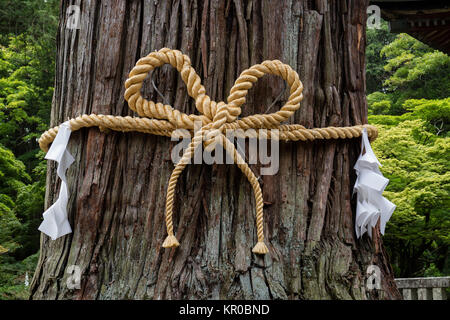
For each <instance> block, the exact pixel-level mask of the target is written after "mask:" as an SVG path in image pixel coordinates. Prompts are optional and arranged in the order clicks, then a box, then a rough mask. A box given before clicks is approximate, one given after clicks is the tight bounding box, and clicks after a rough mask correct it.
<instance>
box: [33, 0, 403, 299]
mask: <svg viewBox="0 0 450 320" xmlns="http://www.w3.org/2000/svg"><path fill="white" fill-rule="evenodd" d="M70 4H76V5H79V6H80V8H81V19H80V29H79V30H71V29H67V28H66V21H67V16H66V10H67V8H68V6H69V5H70ZM367 5H368V1H367V0H365V1H357V0H340V1H331V0H316V1H301V0H300V1H299V0H286V1H268V0H263V1H256V0H234V1H232V0H206V1H197V0H171V1H147V0H142V1H137V0H135V1H124V0H111V1H95V0H90V1H88V0H87V1H62V2H61V10H60V12H61V13H60V18H61V23H60V28H59V32H58V37H57V41H58V50H57V62H56V64H57V69H56V70H57V71H56V81H55V93H54V99H53V106H52V121H51V125H52V126H53V125H57V124H59V123H61V122H63V121H65V120H66V119H67V118H68V117H75V116H78V115H80V114H83V113H88V114H89V113H98V114H100V113H101V114H112V115H122V116H125V115H133V113H132V112H131V111H130V110H129V109H128V106H127V104H126V102H125V101H124V99H123V93H124V81H125V80H126V79H127V75H128V73H129V71H130V70H131V69H132V68H133V66H134V64H135V62H136V61H137V60H138V59H139V58H140V57H142V56H144V55H147V54H148V53H149V52H151V51H153V50H159V49H160V48H162V47H169V48H173V49H179V50H181V51H183V53H185V54H187V55H188V56H190V57H191V60H192V64H193V67H194V68H195V69H196V70H197V73H198V74H199V75H200V76H201V77H202V79H203V84H204V85H205V87H206V90H207V93H208V94H209V95H210V97H211V98H212V99H214V100H216V101H221V100H224V99H226V97H227V95H228V92H229V90H230V88H231V86H232V84H233V82H234V80H235V79H236V78H237V77H238V75H239V74H240V72H241V71H243V70H244V69H246V68H248V67H250V66H251V65H253V64H255V63H260V62H262V61H263V60H266V59H279V60H281V61H283V62H284V63H287V64H289V65H291V66H292V68H293V69H294V70H296V71H297V72H298V73H299V75H300V78H301V80H302V81H303V84H304V87H305V89H304V96H305V98H304V100H303V101H302V103H301V108H300V110H298V111H297V112H296V113H295V115H294V117H292V119H290V121H291V122H292V123H300V124H302V125H304V126H306V127H308V128H312V127H324V126H330V125H332V126H348V125H357V124H363V123H367V105H366V98H365V74H364V64H365V61H364V57H365V56H364V51H365V24H366V22H365V21H366V7H367ZM152 79H153V80H154V82H155V85H156V86H157V88H158V90H159V91H160V92H161V93H163V95H164V99H165V102H166V103H169V104H171V105H173V106H174V107H175V108H177V109H179V110H181V111H183V112H186V113H192V112H194V110H195V108H194V104H193V100H192V99H191V98H190V97H188V95H187V93H186V89H185V85H184V83H183V82H182V81H181V78H180V76H179V75H178V74H177V72H176V70H174V69H173V68H172V67H170V66H164V67H162V68H159V69H157V70H156V71H155V72H153V75H152ZM283 90H285V86H284V83H283V81H282V80H281V79H280V78H277V77H274V76H265V77H263V78H262V79H260V80H259V81H258V82H257V84H256V85H255V87H254V88H253V89H251V90H250V92H249V95H248V99H247V103H246V104H245V105H244V106H243V114H242V115H243V116H245V115H249V114H253V113H264V112H266V109H267V108H268V106H269V105H271V104H272V103H273V102H274V101H275V100H276V98H277V97H278V96H279V95H280V93H281V92H282V91H283ZM143 94H144V96H146V97H147V98H151V99H153V100H154V101H156V100H158V101H162V98H161V97H160V96H159V95H158V93H157V92H156V91H155V89H154V87H153V85H152V83H151V81H150V80H149V79H147V80H146V82H145V84H144V87H143ZM286 97H287V95H286V94H285V95H284V96H282V97H281V99H279V100H278V101H277V102H276V103H275V104H274V106H273V107H272V110H270V112H274V110H275V109H277V108H278V109H279V108H280V107H281V106H282V105H283V103H284V101H285V100H286ZM173 146H174V142H171V141H170V139H168V138H166V137H159V136H152V135H145V134H140V133H119V132H109V133H103V132H101V131H99V130H98V129H97V128H91V129H82V130H80V131H77V132H75V133H73V134H72V137H71V141H70V144H69V147H70V151H71V153H72V154H73V155H74V157H75V158H76V161H75V163H74V165H73V166H72V167H71V168H70V169H69V170H68V180H69V188H70V190H71V198H70V200H69V205H68V210H69V218H70V222H71V226H72V228H73V233H72V234H69V235H67V236H65V237H63V238H60V239H57V240H56V241H52V240H50V239H49V238H48V237H47V236H44V235H43V236H42V237H41V256H40V259H39V263H38V266H37V269H36V272H35V275H34V278H33V281H32V285H31V298H32V299H398V298H400V294H399V292H398V290H397V288H396V286H395V283H394V281H393V272H392V269H391V267H390V265H389V261H388V257H387V255H386V252H385V250H384V249H383V244H382V239H381V237H380V235H379V232H377V233H375V236H374V240H370V239H369V238H368V237H367V236H364V237H363V238H362V239H359V240H358V239H356V236H355V233H354V212H355V202H354V198H352V188H353V184H354V181H355V177H356V176H355V173H354V170H353V165H354V163H355V161H356V159H357V157H358V154H359V151H360V140H359V139H354V140H336V141H317V142H314V143H303V142H282V143H281V144H280V170H279V172H278V174H276V175H274V176H264V177H263V178H262V182H261V185H262V189H263V195H264V201H265V204H266V205H265V208H264V218H265V226H264V227H265V234H266V243H267V244H268V247H269V250H270V252H269V254H267V255H266V256H265V257H260V256H256V255H254V254H252V252H251V248H252V246H253V245H254V244H255V243H256V230H255V209H254V208H255V206H254V199H253V193H252V190H251V187H250V184H249V183H248V182H247V181H246V179H245V177H244V176H243V175H242V174H241V172H240V171H239V169H238V168H237V167H236V166H235V165H212V166H208V165H190V166H188V167H187V169H186V170H185V171H184V172H183V175H182V176H181V178H180V181H179V182H178V186H177V196H176V204H175V210H174V227H175V233H176V236H177V238H178V239H179V240H180V242H181V246H180V247H179V248H177V249H170V250H168V249H163V248H161V245H162V242H163V240H164V238H165V236H166V231H165V226H164V205H165V192H166V191H165V190H166V186H167V182H168V180H169V176H170V173H171V171H172V169H173V168H174V165H173V163H172V162H171V160H170V150H171V148H172V147H173ZM48 169H49V170H48V175H47V196H46V205H47V206H49V205H50V204H51V203H53V202H54V201H55V199H56V197H57V194H58V190H59V182H58V181H57V179H56V170H55V164H54V163H51V162H50V163H49V164H48ZM252 169H254V170H255V172H259V171H258V166H252ZM371 264H375V265H377V266H378V267H380V269H381V287H382V289H381V290H367V288H366V279H367V275H366V269H367V267H368V266H369V265H371ZM71 265H77V266H79V267H80V269H81V275H82V276H81V288H80V289H72V290H71V289H69V288H68V287H67V285H66V281H67V279H68V277H69V276H70V274H68V273H66V270H67V268H68V267H69V266H71Z"/></svg>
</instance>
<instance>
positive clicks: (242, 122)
mask: <svg viewBox="0 0 450 320" xmlns="http://www.w3.org/2000/svg"><path fill="white" fill-rule="evenodd" d="M164 64H170V65H171V66H173V67H174V68H176V69H177V70H178V72H179V73H180V75H181V79H182V80H183V82H184V83H185V84H186V87H187V93H188V95H189V96H190V97H192V98H193V99H194V100H195V107H196V109H197V110H198V111H199V113H200V115H194V114H189V115H188V114H185V113H183V112H180V111H178V110H176V109H174V108H173V107H172V106H170V105H167V104H162V103H159V102H158V103H155V102H153V101H148V100H146V99H145V98H143V97H142V96H141V93H140V90H141V88H142V85H143V82H144V80H145V78H146V77H147V75H148V73H149V72H150V71H152V70H154V69H155V68H157V67H160V66H162V65H164ZM265 74H273V75H277V76H280V77H281V78H282V79H283V80H285V81H286V83H287V84H288V85H289V87H290V95H289V97H288V100H287V101H286V103H285V105H284V106H283V107H282V108H281V109H280V110H278V111H277V112H274V113H270V114H255V115H250V116H247V117H244V118H242V119H239V120H238V119H237V117H238V116H239V115H240V114H241V107H242V105H243V104H244V103H245V101H246V96H247V94H248V90H250V89H251V88H252V87H253V84H254V83H256V82H257V81H258V79H259V78H261V77H262V76H264V75H265ZM302 91H303V84H302V82H301V81H300V79H299V76H298V74H297V72H295V71H294V70H293V69H292V68H291V67H290V66H289V65H286V64H284V63H282V62H280V61H278V60H272V61H264V62H262V63H261V64H256V65H253V66H252V67H250V68H249V69H247V70H244V71H243V72H242V73H241V74H240V76H239V77H238V78H237V79H236V81H235V83H234V85H233V87H232V88H231V90H230V94H229V96H228V98H227V103H225V102H223V101H220V102H216V101H213V100H211V98H210V97H209V96H208V95H207V94H206V90H205V87H204V86H203V85H202V83H201V79H200V77H199V76H198V74H197V73H196V72H195V70H194V68H193V67H192V66H191V60H190V59H189V57H188V56H186V55H184V54H183V53H182V52H180V51H178V50H172V49H168V48H163V49H161V50H159V51H155V52H152V53H150V54H149V55H147V56H146V57H143V58H141V59H139V60H138V61H137V63H136V66H135V67H134V68H133V69H132V70H131V72H130V73H129V76H128V79H127V80H126V81H125V93H124V98H125V100H126V101H127V102H128V106H129V107H130V109H131V110H133V111H135V112H136V113H137V114H138V115H139V116H140V117H120V116H111V115H96V114H90V115H82V116H79V117H76V118H73V119H70V120H69V125H70V128H71V130H72V131H76V130H79V129H81V128H86V127H99V128H100V129H101V130H105V129H110V130H114V131H122V132H129V131H138V132H143V133H149V134H154V135H160V136H171V135H172V133H173V132H174V131H175V130H178V129H187V130H190V132H191V134H192V131H193V130H194V122H196V121H201V123H202V127H201V129H200V130H199V131H197V132H195V133H194V135H193V139H192V141H191V143H190V144H189V146H188V147H187V148H186V150H184V153H183V156H182V158H181V160H180V161H179V162H178V163H177V164H176V165H175V168H174V170H173V171H172V174H171V176H170V179H169V183H168V187H167V194H166V216H165V222H166V229H167V234H168V236H167V238H166V239H165V240H164V243H163V247H165V248H170V247H177V246H179V245H180V244H179V242H178V240H177V239H176V237H175V235H174V232H173V221H172V214H173V202H174V194H175V188H176V185H177V181H178V178H179V176H180V175H181V173H182V172H183V170H184V168H185V167H186V166H187V165H188V164H189V162H190V159H191V158H192V157H193V155H194V152H195V149H196V148H197V147H199V146H200V144H204V145H205V148H206V149H208V150H211V149H212V148H213V147H215V144H216V143H218V144H220V145H221V146H222V147H223V148H224V149H225V151H226V152H227V153H228V154H229V155H230V156H232V157H233V161H234V163H236V164H237V166H238V167H239V169H240V170H241V171H242V173H243V174H244V175H245V176H246V178H247V180H248V181H249V182H250V185H251V186H252V188H253V193H254V196H255V202H256V227H257V238H258V242H257V244H256V245H255V247H254V248H253V249H252V251H253V252H254V253H257V254H266V253H267V252H268V248H267V246H266V244H265V243H264V228H263V225H264V217H263V198H262V192H261V187H260V185H259V183H258V179H257V178H256V176H255V174H254V173H253V172H252V171H251V169H250V167H249V166H248V165H247V163H246V162H245V161H244V159H243V158H242V157H241V155H240V154H239V152H237V150H236V148H235V147H234V144H233V143H232V142H231V141H230V140H228V139H227V138H226V137H225V135H224V133H225V132H226V131H227V130H233V131H234V133H235V136H239V135H240V134H244V137H252V135H254V138H262V139H277V140H284V141H314V140H317V139H326V140H330V139H351V138H357V137H360V136H361V135H362V130H363V128H366V129H367V133H368V136H369V138H371V140H374V139H376V137H377V135H378V131H377V128H376V127H374V126H371V125H367V124H366V125H356V126H351V127H326V128H314V129H307V128H305V127H303V126H301V125H299V124H292V125H283V124H281V122H283V121H286V120H287V119H289V118H290V117H291V116H292V115H293V113H294V112H295V111H296V110H298V109H299V108H300V101H301V100H302V99H303V94H302ZM58 128H59V127H54V128H51V129H49V130H47V131H46V132H44V133H43V134H42V136H41V137H40V139H39V146H40V148H41V149H42V150H43V151H47V150H48V147H49V145H50V144H51V143H52V142H53V140H54V139H55V137H56V135H57V133H58ZM247 129H268V130H250V131H251V132H252V133H250V134H249V132H245V133H242V132H243V130H247ZM270 129H276V130H277V132H276V133H275V132H274V133H272V131H271V130H270ZM217 138H218V139H217Z"/></svg>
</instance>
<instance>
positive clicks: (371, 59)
mask: <svg viewBox="0 0 450 320" xmlns="http://www.w3.org/2000/svg"><path fill="white" fill-rule="evenodd" d="M366 38H367V46H366V88H367V93H368V94H370V93H373V92H376V91H382V89H383V82H384V81H385V80H386V79H387V77H388V73H387V72H386V71H385V70H384V65H385V64H386V62H387V58H386V57H385V56H382V55H381V50H382V49H383V47H384V46H386V45H387V44H389V43H391V42H392V41H393V40H394V39H395V35H394V34H392V33H390V32H389V28H388V24H387V22H386V21H382V23H381V28H380V29H367V33H366Z"/></svg>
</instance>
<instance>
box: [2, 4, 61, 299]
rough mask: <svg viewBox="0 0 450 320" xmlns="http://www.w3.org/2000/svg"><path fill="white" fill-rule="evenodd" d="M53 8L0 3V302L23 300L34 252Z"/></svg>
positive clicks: (55, 11)
mask: <svg viewBox="0 0 450 320" xmlns="http://www.w3.org/2000/svg"><path fill="white" fill-rule="evenodd" d="M58 6H59V1H57V0H47V1H41V0H14V1H9V0H5V1H0V299H12V298H26V295H27V288H25V286H24V284H23V283H24V281H23V280H24V279H23V277H24V275H25V272H28V274H29V275H30V277H31V276H32V272H33V269H34V266H35V263H36V259H37V255H36V252H37V250H38V249H39V232H38V231H37V227H38V225H39V223H40V222H41V220H42V211H43V207H44V205H43V204H44V194H45V171H46V162H45V161H44V154H43V152H41V151H40V150H39V148H38V144H37V142H36V138H38V137H39V136H40V134H41V133H42V132H43V131H44V130H46V129H47V124H48V123H49V120H50V108H51V100H52V95H53V79H54V72H55V68H54V60H55V52H56V43H55V36H56V28H57V23H58V21H57V20H58V19H57V17H58ZM30 280H31V279H30Z"/></svg>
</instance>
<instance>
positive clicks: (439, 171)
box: [369, 101, 450, 277]
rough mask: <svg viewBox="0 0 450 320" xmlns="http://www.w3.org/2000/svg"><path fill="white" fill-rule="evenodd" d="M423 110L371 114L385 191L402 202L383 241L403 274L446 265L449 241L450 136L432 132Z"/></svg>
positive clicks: (410, 274) (375, 147)
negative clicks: (384, 180) (397, 114)
mask: <svg viewBox="0 0 450 320" xmlns="http://www.w3.org/2000/svg"><path fill="white" fill-rule="evenodd" d="M423 104H428V102H426V101H425V102H424V103H423ZM419 106H421V105H419ZM420 110H421V108H420V107H416V108H415V109H414V112H413V113H411V114H408V115H403V116H371V117H370V118H369V122H371V123H376V124H377V125H378V128H379V130H380V133H379V137H378V139H377V140H376V141H375V142H374V143H373V148H374V150H375V152H376V154H377V156H378V157H379V159H380V161H381V163H382V165H383V167H382V168H381V170H382V172H383V174H384V175H385V176H386V177H387V178H389V179H390V183H389V185H388V187H387V188H386V191H385V193H384V195H385V196H386V197H387V198H388V199H389V200H391V201H392V202H393V203H395V204H396V205H397V209H396V211H395V212H394V214H393V216H392V218H391V220H390V222H389V223H388V226H387V229H386V235H385V237H384V241H385V243H386V245H387V247H388V249H389V252H390V256H391V258H392V259H393V261H394V264H395V265H396V267H397V268H396V271H397V276H401V277H410V276H423V275H424V273H425V271H426V270H429V268H431V264H434V266H435V267H436V266H437V267H440V270H443V269H444V265H445V263H446V257H447V251H448V246H449V245H450V234H449V230H450V215H449V209H448V208H449V207H450V203H449V201H450V136H446V135H442V136H441V137H440V136H437V135H436V134H435V133H433V132H430V131H429V129H428V128H429V127H428V123H427V121H426V120H425V119H421V118H420V115H422V113H421V112H420ZM449 114H450V113H449ZM447 116H448V114H447ZM414 118H416V119H415V120H411V119H414Z"/></svg>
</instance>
